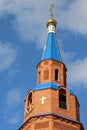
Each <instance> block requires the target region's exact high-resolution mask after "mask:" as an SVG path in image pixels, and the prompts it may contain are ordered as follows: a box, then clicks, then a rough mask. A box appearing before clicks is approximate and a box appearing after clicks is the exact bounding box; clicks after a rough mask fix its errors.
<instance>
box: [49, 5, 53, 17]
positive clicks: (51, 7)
mask: <svg viewBox="0 0 87 130" xmlns="http://www.w3.org/2000/svg"><path fill="white" fill-rule="evenodd" d="M53 9H54V4H52V5H51V6H50V9H49V12H50V16H51V17H53Z"/></svg>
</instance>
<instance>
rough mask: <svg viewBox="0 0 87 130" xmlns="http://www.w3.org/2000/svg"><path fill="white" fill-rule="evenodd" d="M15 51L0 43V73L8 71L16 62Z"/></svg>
mask: <svg viewBox="0 0 87 130" xmlns="http://www.w3.org/2000/svg"><path fill="white" fill-rule="evenodd" d="M16 56H17V50H16V49H14V48H12V47H11V45H10V44H6V43H1V42H0V71H4V70H6V69H8V68H9V67H10V66H11V65H12V64H13V63H14V62H15V60H16Z"/></svg>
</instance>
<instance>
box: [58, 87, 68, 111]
mask: <svg viewBox="0 0 87 130" xmlns="http://www.w3.org/2000/svg"><path fill="white" fill-rule="evenodd" d="M59 107H60V108H63V109H67V106H66V91H65V90H63V89H61V90H60V91H59Z"/></svg>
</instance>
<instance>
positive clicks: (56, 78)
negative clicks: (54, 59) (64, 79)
mask: <svg viewBox="0 0 87 130" xmlns="http://www.w3.org/2000/svg"><path fill="white" fill-rule="evenodd" d="M55 80H57V81H58V69H56V70H55Z"/></svg>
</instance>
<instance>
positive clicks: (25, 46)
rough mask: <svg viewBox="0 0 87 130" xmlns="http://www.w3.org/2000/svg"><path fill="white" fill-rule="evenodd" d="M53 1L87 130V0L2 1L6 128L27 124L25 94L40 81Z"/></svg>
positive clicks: (1, 127)
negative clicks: (25, 121) (39, 64)
mask: <svg viewBox="0 0 87 130" xmlns="http://www.w3.org/2000/svg"><path fill="white" fill-rule="evenodd" d="M51 3H54V4H55V10H54V17H55V18H56V20H57V21H58V26H57V37H58V43H59V47H60V51H61V55H62V59H63V62H64V63H65V64H66V67H67V69H68V71H67V87H68V88H69V89H71V90H73V91H74V93H75V94H76V95H77V97H78V100H79V103H80V115H81V116H80V117H81V122H82V123H83V125H84V128H85V130H86V129H87V119H86V116H87V0H73V1H72V0H61V1H60V0H53V1H52V0H46V1H43V0H31V1H29V0H17V1H16V0H0V88H1V91H0V103H1V105H0V111H1V112H0V130H6V129H8V130H17V129H18V128H19V127H20V126H21V124H22V123H23V111H24V99H25V96H26V94H27V92H28V90H29V89H31V88H34V87H35V86H36V84H37V70H36V65H37V64H38V63H39V61H40V59H41V56H42V52H43V45H44V43H45V42H46V37H47V30H46V21H47V19H48V18H49V7H50V5H51Z"/></svg>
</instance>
